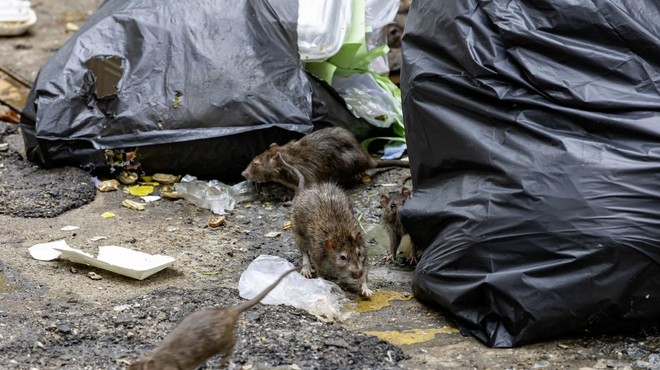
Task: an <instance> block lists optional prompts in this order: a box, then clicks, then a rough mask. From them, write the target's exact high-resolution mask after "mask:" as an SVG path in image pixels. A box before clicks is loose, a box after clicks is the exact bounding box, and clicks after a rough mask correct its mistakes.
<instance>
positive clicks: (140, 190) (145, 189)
mask: <svg viewBox="0 0 660 370" xmlns="http://www.w3.org/2000/svg"><path fill="white" fill-rule="evenodd" d="M125 190H126V191H127V192H128V193H129V194H131V195H133V196H136V197H145V196H147V195H149V194H151V193H153V192H154V187H153V186H151V185H133V186H128V187H126V188H125Z"/></svg>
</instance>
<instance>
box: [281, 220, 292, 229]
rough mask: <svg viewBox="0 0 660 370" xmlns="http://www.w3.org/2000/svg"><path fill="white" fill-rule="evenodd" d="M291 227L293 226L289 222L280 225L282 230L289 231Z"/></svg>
mask: <svg viewBox="0 0 660 370" xmlns="http://www.w3.org/2000/svg"><path fill="white" fill-rule="evenodd" d="M291 225H293V224H292V223H291V221H287V222H285V223H284V225H282V230H289V229H290V228H291Z"/></svg>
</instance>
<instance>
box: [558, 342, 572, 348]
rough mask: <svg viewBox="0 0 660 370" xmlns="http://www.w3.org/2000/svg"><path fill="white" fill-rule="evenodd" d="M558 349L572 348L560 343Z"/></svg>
mask: <svg viewBox="0 0 660 370" xmlns="http://www.w3.org/2000/svg"><path fill="white" fill-rule="evenodd" d="M557 347H559V348H561V349H569V348H570V347H569V346H567V345H565V344H562V343H558V344H557Z"/></svg>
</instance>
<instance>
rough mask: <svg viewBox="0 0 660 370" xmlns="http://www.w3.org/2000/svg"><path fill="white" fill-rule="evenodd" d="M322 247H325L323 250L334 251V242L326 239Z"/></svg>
mask: <svg viewBox="0 0 660 370" xmlns="http://www.w3.org/2000/svg"><path fill="white" fill-rule="evenodd" d="M323 246H324V247H325V249H327V250H329V251H331V250H333V249H335V242H333V241H332V240H330V239H328V240H326V241H325V242H324V243H323Z"/></svg>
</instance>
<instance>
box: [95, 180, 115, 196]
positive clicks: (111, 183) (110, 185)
mask: <svg viewBox="0 0 660 370" xmlns="http://www.w3.org/2000/svg"><path fill="white" fill-rule="evenodd" d="M96 188H97V189H99V191H101V192H104V193H105V192H109V191H115V190H117V189H118V188H119V181H117V180H114V179H112V180H105V181H101V182H99V183H98V184H97V185H96Z"/></svg>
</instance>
